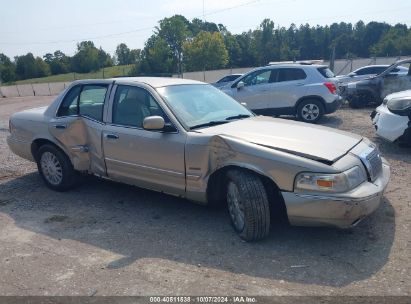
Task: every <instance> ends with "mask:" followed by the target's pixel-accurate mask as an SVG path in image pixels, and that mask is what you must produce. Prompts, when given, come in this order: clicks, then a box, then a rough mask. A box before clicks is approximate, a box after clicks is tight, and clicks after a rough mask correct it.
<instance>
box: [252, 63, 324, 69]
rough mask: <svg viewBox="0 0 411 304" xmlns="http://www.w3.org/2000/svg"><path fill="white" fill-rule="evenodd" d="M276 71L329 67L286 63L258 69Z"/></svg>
mask: <svg viewBox="0 0 411 304" xmlns="http://www.w3.org/2000/svg"><path fill="white" fill-rule="evenodd" d="M267 68H269V69H275V68H300V69H310V68H312V69H318V68H328V66H327V65H324V64H299V63H284V64H270V65H266V66H263V67H259V68H256V69H254V70H258V69H267Z"/></svg>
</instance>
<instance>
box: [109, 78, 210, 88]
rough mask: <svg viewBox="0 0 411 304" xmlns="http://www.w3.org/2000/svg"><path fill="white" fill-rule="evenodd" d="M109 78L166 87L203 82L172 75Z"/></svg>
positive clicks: (154, 86)
mask: <svg viewBox="0 0 411 304" xmlns="http://www.w3.org/2000/svg"><path fill="white" fill-rule="evenodd" d="M111 80H113V81H116V82H120V81H121V82H136V83H145V84H148V85H149V86H152V87H153V88H160V87H167V86H172V85H182V84H205V83H204V82H201V81H197V80H191V79H182V78H172V77H119V78H111Z"/></svg>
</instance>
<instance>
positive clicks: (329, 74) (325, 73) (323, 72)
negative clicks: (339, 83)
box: [318, 67, 335, 78]
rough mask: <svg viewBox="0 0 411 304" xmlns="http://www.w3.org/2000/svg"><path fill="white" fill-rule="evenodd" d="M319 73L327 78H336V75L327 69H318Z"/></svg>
mask: <svg viewBox="0 0 411 304" xmlns="http://www.w3.org/2000/svg"><path fill="white" fill-rule="evenodd" d="M318 72H320V73H321V75H323V76H324V77H325V78H334V77H335V75H334V73H333V72H332V71H331V70H330V69H329V68H327V67H322V68H318Z"/></svg>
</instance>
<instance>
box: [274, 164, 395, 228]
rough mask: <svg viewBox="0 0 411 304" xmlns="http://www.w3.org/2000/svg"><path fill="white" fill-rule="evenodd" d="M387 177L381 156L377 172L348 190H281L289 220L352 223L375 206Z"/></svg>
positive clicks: (309, 223)
mask: <svg viewBox="0 0 411 304" xmlns="http://www.w3.org/2000/svg"><path fill="white" fill-rule="evenodd" d="M389 179H390V167H389V165H388V164H387V162H386V161H385V160H383V168H382V171H381V173H380V176H379V177H378V178H377V179H376V180H375V181H374V182H372V183H371V182H364V183H362V184H361V185H360V186H358V187H357V188H355V189H353V190H351V191H350V192H349V193H339V194H334V195H333V194H324V195H317V194H304V193H295V192H282V195H283V198H284V201H285V205H286V208H287V215H288V220H289V222H290V224H292V225H295V226H333V227H338V228H350V227H353V226H355V225H357V224H358V223H359V222H360V221H361V220H362V219H364V218H365V217H366V216H367V215H369V214H371V213H373V212H374V211H375V210H376V209H377V208H378V206H379V205H380V204H381V202H382V201H383V195H384V191H385V189H386V187H387V184H388V181H389Z"/></svg>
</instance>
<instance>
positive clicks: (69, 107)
mask: <svg viewBox="0 0 411 304" xmlns="http://www.w3.org/2000/svg"><path fill="white" fill-rule="evenodd" d="M80 91H81V86H80V85H78V86H75V87H74V88H72V89H71V90H70V91H69V92H68V93H67V94H66V96H65V97H64V100H63V101H62V103H61V105H60V108H59V110H58V111H57V116H59V117H61V116H71V115H77V114H78V103H77V100H78V96H79V94H80Z"/></svg>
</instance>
